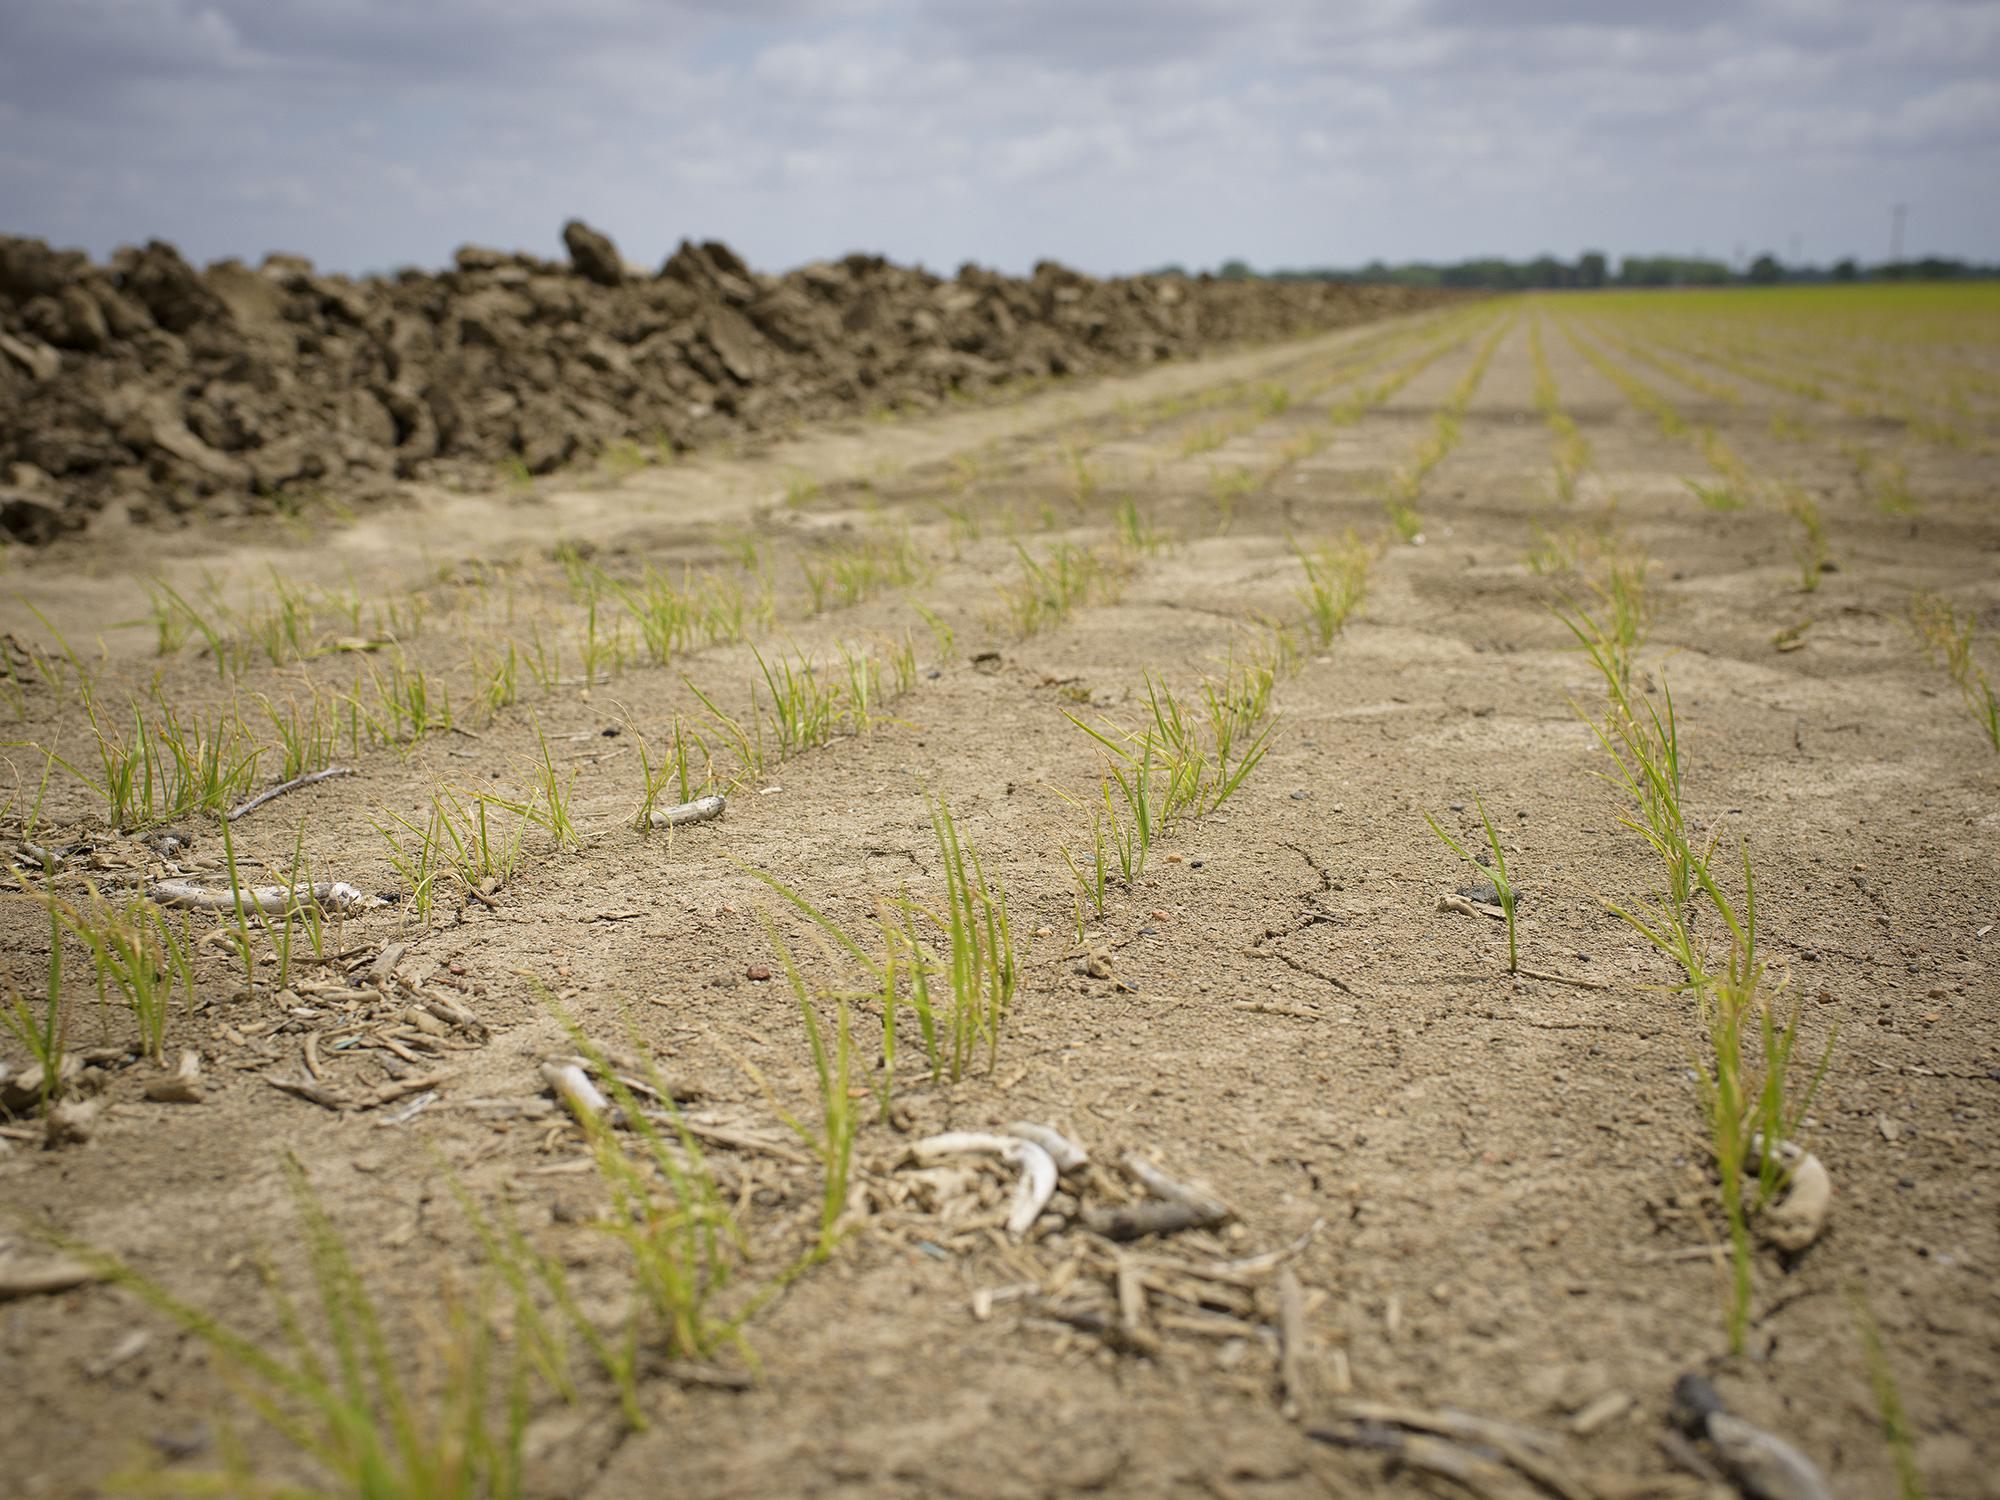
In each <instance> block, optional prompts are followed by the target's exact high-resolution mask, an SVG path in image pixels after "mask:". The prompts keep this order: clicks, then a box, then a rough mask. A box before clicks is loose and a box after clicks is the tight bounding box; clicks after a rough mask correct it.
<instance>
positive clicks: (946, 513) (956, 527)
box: [937, 501, 981, 558]
mask: <svg viewBox="0 0 2000 1500" xmlns="http://www.w3.org/2000/svg"><path fill="white" fill-rule="evenodd" d="M937 509H938V514H939V515H940V516H942V517H943V518H944V524H945V537H946V539H947V540H948V542H949V543H950V546H951V555H952V557H953V558H958V557H962V556H963V555H964V551H965V548H966V547H968V546H970V545H971V544H972V543H974V542H976V541H978V540H979V537H980V532H981V527H980V524H979V517H978V515H977V514H976V513H975V512H974V511H973V509H972V507H971V506H969V505H946V504H944V503H943V502H942V501H940V502H939V503H938V508H937Z"/></svg>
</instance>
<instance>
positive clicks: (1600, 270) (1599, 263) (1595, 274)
mask: <svg viewBox="0 0 2000 1500" xmlns="http://www.w3.org/2000/svg"><path fill="white" fill-rule="evenodd" d="M1610 279H1611V275H1610V266H1609V264H1608V263H1607V262H1606V260H1605V256H1604V252H1603V251H1602V250H1586V251H1584V252H1583V254H1581V255H1579V256H1578V257H1577V259H1576V284H1577V285H1578V286H1603V285H1604V283H1605V282H1607V281H1609V280H1610Z"/></svg>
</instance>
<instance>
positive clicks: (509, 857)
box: [431, 787, 534, 891]
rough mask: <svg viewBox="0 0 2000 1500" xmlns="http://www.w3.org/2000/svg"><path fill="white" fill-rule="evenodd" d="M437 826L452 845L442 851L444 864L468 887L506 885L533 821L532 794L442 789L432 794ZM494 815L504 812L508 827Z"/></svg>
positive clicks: (483, 887)
mask: <svg viewBox="0 0 2000 1500" xmlns="http://www.w3.org/2000/svg"><path fill="white" fill-rule="evenodd" d="M431 807H432V809H433V811H434V813H435V814H436V817H435V819H434V821H435V823H436V825H437V826H438V827H439V828H440V829H441V830H442V832H443V834H444V836H445V838H446V839H448V840H449V841H450V843H451V847H450V848H449V849H448V850H442V851H441V852H442V853H443V855H444V860H445V862H446V863H447V864H448V865H449V866H450V867H451V869H452V872H453V873H454V874H456V875H457V876H458V879H459V882H460V884H462V885H463V886H464V887H465V888H466V889H467V890H469V891H477V890H483V889H487V888H489V887H492V886H499V885H505V884H506V883H507V882H508V881H509V880H511V879H513V878H514V867H515V865H516V864H517V863H519V861H520V857H521V844H522V842H523V840H524V839H525V838H526V837H527V832H528V825H529V823H530V822H531V821H534V800H533V798H526V799H518V800H513V801H509V800H506V799H503V798H499V797H492V796H488V795H486V794H485V793H482V792H470V791H461V790H456V789H453V788H451V787H439V788H437V789H436V790H435V791H433V792H432V793H431ZM496 814H506V815H508V816H511V817H512V819H513V826H512V827H511V828H506V827H503V826H500V825H501V819H500V818H499V817H497V816H495V815H496Z"/></svg>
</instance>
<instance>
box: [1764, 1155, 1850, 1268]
mask: <svg viewBox="0 0 2000 1500" xmlns="http://www.w3.org/2000/svg"><path fill="white" fill-rule="evenodd" d="M1763 1154H1764V1138H1763V1136H1761V1135H1753V1136H1752V1137H1750V1152H1749V1155H1748V1156H1747V1157H1746V1158H1745V1160H1744V1166H1745V1167H1746V1168H1747V1169H1748V1170H1749V1171H1752V1172H1755V1171H1757V1170H1758V1169H1759V1167H1760V1166H1761V1165H1762V1162H1763ZM1778 1164H1779V1166H1781V1167H1782V1168H1783V1169H1784V1173H1785V1183H1786V1186H1785V1194H1784V1196H1783V1197H1782V1198H1780V1199H1778V1201H1777V1202H1775V1203H1773V1204H1772V1205H1771V1206H1770V1207H1769V1208H1767V1209H1765V1210H1764V1212H1763V1213H1762V1214H1760V1215H1759V1216H1758V1219H1757V1230H1758V1233H1760V1234H1762V1235H1763V1236H1764V1238H1765V1239H1767V1240H1769V1241H1770V1242H1771V1243H1772V1244H1773V1245H1776V1246H1777V1247H1778V1248H1779V1249H1780V1250H1786V1251H1791V1252H1794V1253H1796V1252H1797V1251H1800V1250H1803V1249H1805V1248H1806V1247H1807V1246H1808V1245H1810V1244H1812V1243H1813V1241H1814V1240H1817V1239H1818V1238H1819V1237H1820V1236H1821V1235H1823V1234H1825V1233H1826V1221H1827V1219H1828V1218H1829V1217H1830V1216H1831V1215H1832V1213H1833V1178H1832V1176H1831V1175H1830V1174H1829V1173H1828V1172H1827V1170H1826V1167H1825V1166H1824V1165H1823V1164H1822V1163H1821V1162H1820V1159H1819V1158H1818V1157H1817V1156H1814V1155H1813V1154H1812V1153H1811V1152H1810V1151H1807V1150H1806V1149H1805V1148H1804V1147H1802V1146H1800V1145H1798V1144H1797V1143H1796V1142H1793V1141H1780V1142H1779V1143H1778Z"/></svg>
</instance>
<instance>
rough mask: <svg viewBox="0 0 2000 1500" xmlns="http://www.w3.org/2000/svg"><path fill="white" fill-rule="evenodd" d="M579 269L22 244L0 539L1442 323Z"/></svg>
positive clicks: (1297, 289) (897, 271)
mask: <svg viewBox="0 0 2000 1500" xmlns="http://www.w3.org/2000/svg"><path fill="white" fill-rule="evenodd" d="M562 239H563V244H564V246H565V248H566V250H567V251H568V257H569V258H568V262H567V263H566V264H565V263H562V262H555V261H547V260H542V259H539V258H537V257H535V256H533V255H528V254H520V253H510V252H506V251H500V250H492V249H486V248H482V247H477V246H466V247H465V248H463V249H461V250H460V251H459V252H458V253H457V255H456V257H455V259H454V264H453V265H452V266H451V267H450V268H449V269H446V270H442V271H419V270H404V271H399V272H397V273H395V274H394V275H390V276H384V277H368V278H363V279H353V278H349V277H347V276H340V275H323V274H320V273H318V272H316V271H315V270H314V268H313V266H312V264H311V263H310V262H309V261H306V260H304V259H302V258H300V257H298V256H293V255H271V256H267V257H266V258H265V260H264V262H263V264H262V265H261V266H258V267H254V268H253V267H250V266H246V265H244V264H243V263H242V262H240V261H235V260H224V261H219V262H217V263H215V264H214V265H211V266H209V267H207V268H206V269H202V270H197V269H196V268H195V267H194V266H192V265H190V264H189V263H188V262H187V261H186V260H185V259H183V258H182V256H181V255H180V253H179V252H178V251H177V250H175V249H174V247H173V246H171V245H168V244H165V243H162V242H160V241H157V240H155V241H152V242H151V243H149V244H147V245H145V246H143V247H141V248H136V249H134V248H127V249H123V250H120V251H118V252H117V253H116V254H114V255H113V256H112V257H111V258H110V260H109V262H108V263H106V264H103V265H99V264H96V263H94V262H92V261H91V260H90V259H89V257H88V256H86V255H84V254H82V253H81V252H78V251H74V250H55V249H51V248H50V247H49V246H47V245H45V244H43V243H42V242H41V241H39V240H33V239H20V238H7V237H0V530H4V533H5V535H6V536H7V537H8V538H9V539H11V540H13V541H16V542H23V543H28V544H30V545H35V544H40V543H43V542H46V541H49V540H51V539H52V538H53V537H55V536H57V535H60V534H61V533H62V532H64V531H69V530H74V529H76V528H79V527H81V526H83V525H84V524H85V523H86V522H87V521H88V519H89V518H90V517H91V516H92V515H93V514H95V513H97V512H99V511H101V510H104V509H105V508H107V507H111V506H118V507H122V508H123V510H124V511H125V512H126V514H127V515H128V516H130V517H131V518H132V519H135V520H138V521H142V522H144V521H161V520H168V519H171V518H174V517H176V516H179V515H183V514H186V513H190V512H202V513H207V514H229V513H232V512H240V511H254V510H258V509H263V508H269V507H270V506H272V505H273V504H274V503H275V502H276V501H277V500H278V499H280V498H282V497H284V496H286V495H288V494H291V495H297V494H301V493H310V492H325V493H338V494H341V495H343V496H345V497H347V498H350V499H354V498H366V497H368V496H369V495H370V494H373V493H380V492H382V491H385V490H386V489H387V488H388V487H390V486H391V485H392V484H393V483H394V482H395V481H397V480H402V479H443V480H451V479H454V478H465V477H468V476H470V477H475V478H477V479H479V480H481V481H490V479H491V476H492V468H493V465H494V464H496V463H499V462H502V461H506V460H518V461H519V463H520V464H521V465H523V466H525V468H526V469H527V470H528V471H529V472H530V473H537V474H539V473H546V472H548V471H550V470H552V469H555V468H558V467H560V466H562V465H563V464H566V463H569V462H572V461H574V460H577V459H579V458H584V457H589V456H592V455H594V454H597V453H600V452H602V451H603V450H605V449H607V448H609V447H612V446H614V445H616V444H619V443H628V442H629V443H640V444H645V445H648V446H657V445H660V444H666V445H670V446H672V447H675V448H679V447H686V446H690V445H693V444H696V443H699V442H702V441H704V440H712V439H714V438H716V437H719V436H724V435H727V434H730V433H736V432H744V431H757V430H768V429H771V428H775V427H780V426H783V425H786V424H789V423H792V422H795V421H798V420H802V419H807V418H823V417H828V416H838V415H840V414H843V413H847V412H855V411H860V410H864V409H868V408H873V407H881V406H903V407H927V406H931V405H934V404H936V403H938V402H940V401H942V400H944V399H945V398H946V397H948V396H951V395H954V394H976V393H978V392H981V391H985V390H989V389H991V388H993V387H994V386H997V385H999V384H1001V383H1003V382H1006V381H1010V380H1022V379H1031V378H1039V377H1047V376H1057V375H1074V374H1081V373H1085V372H1091V371H1102V370H1106V369H1111V368H1118V367H1128V366H1133V365H1141V364H1146V363H1151V362H1154V361H1158V360H1164V359H1173V358H1180V357H1185V356H1189V355H1193V354H1196V353H1200V352H1203V351H1207V350H1212V349H1214V348H1216V347H1217V346H1220V345H1225V344H1232V343H1242V342H1255V341H1266V340H1271V339H1276V338H1282V337H1287V336H1291V335H1297V334H1303V333H1307V332H1313V331H1318V330H1322V329H1327V328H1332V327H1336V326H1339V325H1342V324H1346V323H1353V322H1358V321H1361V320H1363V319H1367V318H1373V317H1379V316H1383V315H1386V314H1389V313H1393V312H1398V311H1403V310H1405V309H1408V308H1410V307H1413V306H1416V305H1418V304H1419V303H1421V302H1422V301H1424V300H1427V299H1428V298H1430V297H1432V296H1434V295H1435V294H1428V293H1420V292H1412V291H1408V290H1404V289H1397V288H1380V287H1346V286H1330V285H1314V284H1280V283H1269V282H1254V281H1219V280H1214V279H1211V278H1208V277H1197V278H1193V279H1190V278H1187V277H1183V276H1178V275H1168V276H1138V277H1129V278H1118V279H1112V280H1097V279H1093V278H1091V277H1087V276H1083V275H1079V274H1078V273H1076V272H1074V271H1070V270H1067V269H1065V268H1064V267H1062V266H1059V265H1056V264H1054V263H1053V262H1043V263H1042V264H1040V265H1038V266H1037V267H1036V268H1035V271H1034V274H1033V275H1032V276H1030V277H1027V278H1025V279H1024V278H1019V277H1010V276H1003V275H1000V274H998V273H997V272H992V271H986V270H982V269H980V268H978V267H976V266H970V265H968V266H966V267H964V268H963V269H961V270H960V271H959V273H958V275H957V276H955V277H952V278H949V279H946V278H942V277H939V276H935V275H932V274H930V273H928V272H926V271H923V270H921V269H914V268H910V267H904V266H898V265H893V264H891V263H890V262H889V261H887V260H884V259H882V258H880V257H878V256H869V255H850V256H848V257H846V258H845V259H842V260H839V261H830V262H817V263H814V264H812V265H808V266H804V267H801V268H799V269H797V270H794V271H790V272H787V273H785V274H783V275H766V274H761V273H759V272H756V271H753V270H751V269H750V267H749V266H747V265H746V264H745V263H744V262H743V260H742V259H741V258H740V257H739V256H737V255H736V253H735V252H734V251H732V250H731V249H730V248H729V247H728V246H726V245H722V244H719V243H715V242H710V243H707V244H703V245H696V244H692V243H688V242H683V243H682V244H681V246H680V247H679V249H677V250H676V251H675V252H674V254H673V255H672V256H670V257H669V258H668V259H667V261H666V262H665V264H664V265H662V266H661V267H660V268H659V270H658V271H657V272H656V273H655V274H653V275H650V276H648V275H644V274H640V273H635V272H633V271H632V270H630V269H629V268H628V267H627V266H626V264H625V262H624V261H623V259H622V258H621V257H620V256H619V253H618V249H617V246H616V245H614V244H613V243H612V241H611V240H610V239H609V237H607V236H606V235H604V234H602V233H600V232H598V231H597V230H594V229H592V228H591V227H590V226H589V225H587V224H584V223H583V222H581V221H580V220H571V221H570V222H569V223H568V224H566V225H565V226H564V227H563V232H562Z"/></svg>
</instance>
